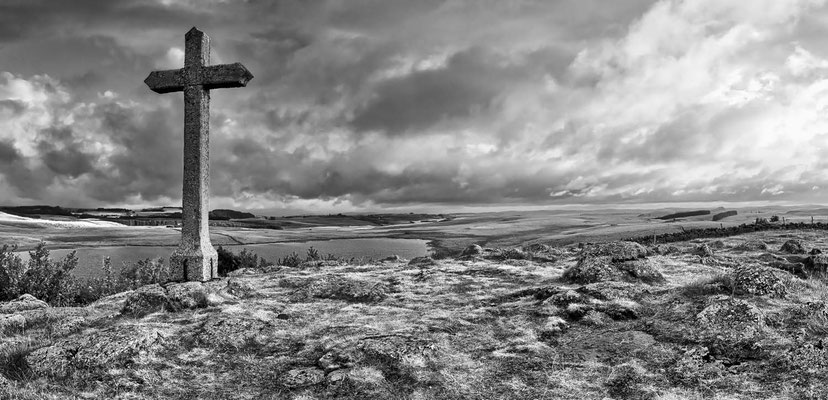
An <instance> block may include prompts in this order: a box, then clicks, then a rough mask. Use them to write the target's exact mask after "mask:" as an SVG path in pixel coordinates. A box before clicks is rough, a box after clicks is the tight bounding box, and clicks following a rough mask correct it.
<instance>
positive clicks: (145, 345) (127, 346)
mask: <svg viewBox="0 0 828 400" xmlns="http://www.w3.org/2000/svg"><path fill="white" fill-rule="evenodd" d="M164 338H165V337H164V335H163V334H162V333H161V332H160V331H158V330H156V329H152V328H145V327H141V326H129V325H120V326H115V327H111V328H108V329H105V330H101V331H96V332H93V333H91V334H89V335H85V336H80V337H73V338H71V339H64V340H61V341H58V342H55V343H53V344H51V345H49V346H46V347H43V348H40V349H38V350H35V351H33V352H31V353H29V354H28V355H27V356H26V362H27V364H28V365H29V368H30V369H31V370H32V372H33V373H34V374H35V375H37V376H50V377H56V378H64V377H66V376H68V375H70V374H71V373H72V371H73V370H75V369H85V370H108V369H113V368H114V369H117V368H123V367H125V366H128V365H132V364H135V363H138V362H141V361H142V360H146V359H147V358H152V356H153V355H154V353H156V352H158V351H160V350H161V349H162V348H163V341H164Z"/></svg>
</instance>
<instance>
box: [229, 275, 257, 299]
mask: <svg viewBox="0 0 828 400" xmlns="http://www.w3.org/2000/svg"><path fill="white" fill-rule="evenodd" d="M224 291H225V292H227V293H228V294H230V295H231V296H233V297H236V298H239V299H252V298H256V297H259V293H258V292H257V291H256V289H254V288H253V286H252V285H251V284H250V283H249V282H246V281H242V280H239V279H229V280H227V286H226V287H225V288H224Z"/></svg>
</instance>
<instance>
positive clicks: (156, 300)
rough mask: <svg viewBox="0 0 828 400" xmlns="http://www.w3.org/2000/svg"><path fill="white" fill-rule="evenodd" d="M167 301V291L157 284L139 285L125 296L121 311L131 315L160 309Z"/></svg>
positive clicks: (138, 315) (137, 315)
mask: <svg viewBox="0 0 828 400" xmlns="http://www.w3.org/2000/svg"><path fill="white" fill-rule="evenodd" d="M166 303H167V293H166V292H165V291H164V288H162V287H161V285H159V284H157V283H156V284H152V285H146V286H141V287H140V288H138V289H136V290H135V291H133V292H132V293H130V294H129V296H127V299H126V301H125V302H124V306H123V308H122V309H121V313H122V314H124V315H129V316H132V317H142V316H144V315H147V314H150V313H153V312H156V311H161V310H163V309H164V305H165V304H166Z"/></svg>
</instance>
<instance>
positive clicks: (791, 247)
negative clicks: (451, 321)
mask: <svg viewBox="0 0 828 400" xmlns="http://www.w3.org/2000/svg"><path fill="white" fill-rule="evenodd" d="M779 251H781V252H783V253H789V254H805V247H803V246H802V241H799V240H796V239H789V240H787V241H786V242H785V243H783V244H782V247H780V248H779Z"/></svg>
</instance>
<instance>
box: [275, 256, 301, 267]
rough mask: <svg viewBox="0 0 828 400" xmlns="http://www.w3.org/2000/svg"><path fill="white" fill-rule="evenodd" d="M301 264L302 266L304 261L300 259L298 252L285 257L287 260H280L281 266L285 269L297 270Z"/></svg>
mask: <svg viewBox="0 0 828 400" xmlns="http://www.w3.org/2000/svg"><path fill="white" fill-rule="evenodd" d="M300 264H302V259H301V258H299V254H296V252H293V253H290V254H289V255H287V256H285V258H283V259H281V260H279V265H283V266H285V267H291V268H296V267H298V266H299V265H300Z"/></svg>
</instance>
